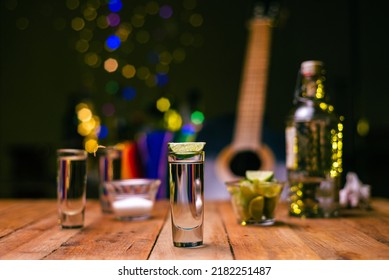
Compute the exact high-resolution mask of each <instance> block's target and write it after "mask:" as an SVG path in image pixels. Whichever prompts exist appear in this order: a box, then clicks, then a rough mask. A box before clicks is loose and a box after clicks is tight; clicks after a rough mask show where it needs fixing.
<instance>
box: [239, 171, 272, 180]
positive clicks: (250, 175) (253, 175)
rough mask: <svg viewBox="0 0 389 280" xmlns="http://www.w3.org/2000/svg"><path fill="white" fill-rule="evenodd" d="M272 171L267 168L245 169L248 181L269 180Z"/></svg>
mask: <svg viewBox="0 0 389 280" xmlns="http://www.w3.org/2000/svg"><path fill="white" fill-rule="evenodd" d="M273 176H274V172H273V171H268V170H246V178H247V179H249V180H250V181H254V180H258V181H260V182H269V181H271V180H272V179H273Z"/></svg>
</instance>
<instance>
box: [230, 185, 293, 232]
mask: <svg viewBox="0 0 389 280" xmlns="http://www.w3.org/2000/svg"><path fill="white" fill-rule="evenodd" d="M225 185H226V187H227V190H228V192H229V194H230V197H231V203H232V208H233V210H234V212H235V214H236V217H237V220H238V222H239V223H240V224H241V225H247V224H251V225H273V224H274V223H275V218H274V213H275V210H276V207H277V205H278V202H279V199H280V195H281V192H282V189H283V187H284V185H285V183H284V182H277V181H270V182H261V181H257V180H254V181H249V180H243V179H242V180H235V181H230V182H226V183H225Z"/></svg>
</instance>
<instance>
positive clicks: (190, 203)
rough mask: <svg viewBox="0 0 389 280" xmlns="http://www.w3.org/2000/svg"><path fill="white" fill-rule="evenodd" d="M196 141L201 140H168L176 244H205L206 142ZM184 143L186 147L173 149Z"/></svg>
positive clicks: (185, 245)
mask: <svg viewBox="0 0 389 280" xmlns="http://www.w3.org/2000/svg"><path fill="white" fill-rule="evenodd" d="M194 143H200V144H199V145H196V144H194V145H191V144H188V143H168V146H169V154H168V163H169V186H170V210H171V220H172V234H173V244H174V246H176V247H196V246H200V245H202V244H203V221H204V157H205V153H204V151H203V150H202V148H203V146H204V144H205V143H202V142H194ZM181 144H182V146H186V148H185V149H177V150H176V149H171V147H172V146H173V145H174V147H178V146H180V145H181ZM191 147H193V149H192V148H191Z"/></svg>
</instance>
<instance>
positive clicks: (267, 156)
mask: <svg viewBox="0 0 389 280" xmlns="http://www.w3.org/2000/svg"><path fill="white" fill-rule="evenodd" d="M274 166H275V157H274V154H273V151H272V150H271V149H270V148H269V147H268V146H267V145H264V144H262V145H260V146H258V147H257V148H256V149H253V148H250V149H243V148H241V149H239V148H236V147H234V146H233V145H229V146H227V147H225V148H224V149H223V150H222V151H221V152H220V154H219V155H218V158H217V160H216V165H215V168H216V175H217V176H218V177H219V178H221V179H222V180H223V181H232V180H235V179H236V178H238V177H244V176H245V172H246V170H260V169H262V170H273V169H274Z"/></svg>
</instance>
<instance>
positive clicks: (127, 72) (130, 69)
mask: <svg viewBox="0 0 389 280" xmlns="http://www.w3.org/2000/svg"><path fill="white" fill-rule="evenodd" d="M135 74H136V69H135V67H134V65H131V64H126V65H124V66H123V68H122V75H123V77H125V78H127V79H131V78H133V77H134V76H135Z"/></svg>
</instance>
